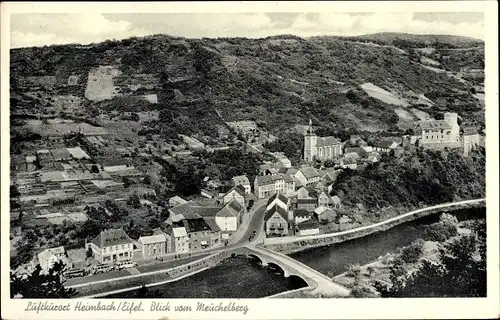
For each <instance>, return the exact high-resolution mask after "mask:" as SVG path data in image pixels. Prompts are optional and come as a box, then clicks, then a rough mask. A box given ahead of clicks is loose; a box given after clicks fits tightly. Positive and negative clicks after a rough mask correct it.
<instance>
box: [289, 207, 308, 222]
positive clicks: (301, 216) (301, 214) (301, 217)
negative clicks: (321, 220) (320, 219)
mask: <svg viewBox="0 0 500 320" xmlns="http://www.w3.org/2000/svg"><path fill="white" fill-rule="evenodd" d="M310 218H311V214H310V213H309V211H307V210H304V209H297V210H294V211H293V221H294V222H295V224H298V223H300V222H302V221H306V220H309V219H310Z"/></svg>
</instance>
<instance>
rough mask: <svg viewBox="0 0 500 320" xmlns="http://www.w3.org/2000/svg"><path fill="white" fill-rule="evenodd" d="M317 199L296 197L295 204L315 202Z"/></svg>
mask: <svg viewBox="0 0 500 320" xmlns="http://www.w3.org/2000/svg"><path fill="white" fill-rule="evenodd" d="M316 203H318V200H317V199H297V204H316Z"/></svg>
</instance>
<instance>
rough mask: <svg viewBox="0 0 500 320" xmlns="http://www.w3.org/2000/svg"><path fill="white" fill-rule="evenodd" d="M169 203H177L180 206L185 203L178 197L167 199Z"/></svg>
mask: <svg viewBox="0 0 500 320" xmlns="http://www.w3.org/2000/svg"><path fill="white" fill-rule="evenodd" d="M169 201H175V202H178V203H180V204H184V203H187V201H186V200H184V199H182V198H181V197H179V196H175V197H172V198H170V199H169Z"/></svg>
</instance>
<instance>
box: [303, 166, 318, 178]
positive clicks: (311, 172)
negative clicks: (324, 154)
mask: <svg viewBox="0 0 500 320" xmlns="http://www.w3.org/2000/svg"><path fill="white" fill-rule="evenodd" d="M300 171H301V172H302V174H303V175H304V176H305V177H306V179H311V178H315V177H317V176H318V172H317V171H316V169H314V168H311V167H307V168H302V169H300Z"/></svg>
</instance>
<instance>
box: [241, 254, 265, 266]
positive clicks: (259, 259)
mask: <svg viewBox="0 0 500 320" xmlns="http://www.w3.org/2000/svg"><path fill="white" fill-rule="evenodd" d="M246 256H247V257H249V258H250V259H254V260H256V261H258V262H260V263H261V264H262V265H263V266H267V264H268V262H267V261H266V259H263V258H262V257H261V256H259V255H256V254H253V253H248V254H246Z"/></svg>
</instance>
